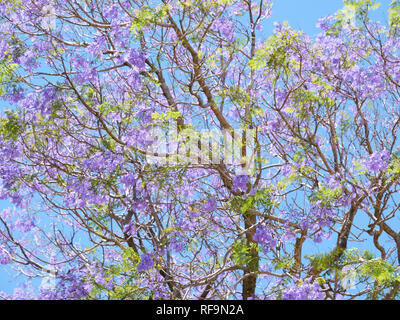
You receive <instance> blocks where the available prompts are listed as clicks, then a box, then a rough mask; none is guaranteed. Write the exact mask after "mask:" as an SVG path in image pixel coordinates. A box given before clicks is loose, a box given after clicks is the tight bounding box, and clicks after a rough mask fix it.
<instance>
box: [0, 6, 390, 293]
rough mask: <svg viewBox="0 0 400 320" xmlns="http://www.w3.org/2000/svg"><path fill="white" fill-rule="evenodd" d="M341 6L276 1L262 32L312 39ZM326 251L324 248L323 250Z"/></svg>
mask: <svg viewBox="0 0 400 320" xmlns="http://www.w3.org/2000/svg"><path fill="white" fill-rule="evenodd" d="M380 2H381V3H382V6H381V8H380V10H378V11H377V12H376V13H375V14H374V16H375V18H377V19H378V20H380V21H382V22H384V21H386V20H387V11H386V9H387V8H388V6H389V4H390V0H382V1H380ZM342 6H343V1H342V0H276V1H275V3H274V7H273V15H272V17H271V18H270V19H269V20H267V21H266V22H265V25H264V32H266V33H268V34H269V33H271V32H272V30H273V23H274V22H275V21H277V22H280V23H282V22H283V21H285V20H286V21H288V22H289V25H290V26H292V27H293V28H294V29H298V30H299V29H301V30H303V31H304V32H305V33H307V34H308V35H309V36H311V37H313V36H315V35H317V34H318V33H319V32H320V31H319V29H317V28H316V24H317V22H318V19H319V18H321V17H324V16H328V15H331V14H333V13H335V12H336V11H337V10H339V9H340V8H342ZM3 105H4V104H3ZM3 109H4V107H3V106H1V105H0V113H2V111H3ZM6 207H8V202H7V201H4V200H0V211H1V210H3V209H4V208H6ZM311 246H312V244H311ZM315 249H317V247H315ZM327 249H328V248H326V247H325V250H327ZM321 250H324V248H318V251H321ZM9 271H10V270H9V269H6V268H5V267H3V266H1V265H0V291H4V292H8V293H11V292H12V291H13V289H14V287H15V284H16V281H15V280H13V279H12V277H11V275H12V273H9Z"/></svg>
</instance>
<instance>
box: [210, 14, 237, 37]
mask: <svg viewBox="0 0 400 320" xmlns="http://www.w3.org/2000/svg"><path fill="white" fill-rule="evenodd" d="M214 28H215V29H216V30H218V32H220V33H221V35H223V36H224V37H225V39H226V40H227V41H229V42H232V41H233V39H234V36H235V24H234V22H233V21H231V20H228V19H226V18H219V19H217V20H215V22H214Z"/></svg>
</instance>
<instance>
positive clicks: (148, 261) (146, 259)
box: [137, 253, 154, 272]
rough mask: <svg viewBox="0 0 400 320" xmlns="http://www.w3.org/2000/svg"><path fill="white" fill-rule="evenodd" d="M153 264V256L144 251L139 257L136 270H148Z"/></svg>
mask: <svg viewBox="0 0 400 320" xmlns="http://www.w3.org/2000/svg"><path fill="white" fill-rule="evenodd" d="M153 265H154V261H153V258H152V257H151V255H150V254H148V253H145V254H144V255H142V256H141V257H140V263H139V264H138V266H137V271H138V272H142V271H147V270H150V269H151V268H152V267H153Z"/></svg>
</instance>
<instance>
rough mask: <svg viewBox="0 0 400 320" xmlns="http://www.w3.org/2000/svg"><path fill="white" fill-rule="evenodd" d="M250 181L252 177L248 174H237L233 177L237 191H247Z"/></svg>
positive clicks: (234, 187)
mask: <svg viewBox="0 0 400 320" xmlns="http://www.w3.org/2000/svg"><path fill="white" fill-rule="evenodd" d="M249 181H250V177H249V176H248V175H246V174H242V175H237V176H235V177H234V178H233V189H234V190H235V191H243V192H246V191H247V184H248V183H249Z"/></svg>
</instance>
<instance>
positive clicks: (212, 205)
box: [201, 198, 217, 212]
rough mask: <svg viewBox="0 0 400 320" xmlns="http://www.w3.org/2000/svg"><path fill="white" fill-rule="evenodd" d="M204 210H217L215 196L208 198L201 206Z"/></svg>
mask: <svg viewBox="0 0 400 320" xmlns="http://www.w3.org/2000/svg"><path fill="white" fill-rule="evenodd" d="M201 209H202V210H204V211H210V212H211V211H215V210H217V200H215V198H209V199H208V200H207V201H206V202H205V203H204V204H203V206H202V207H201Z"/></svg>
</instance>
